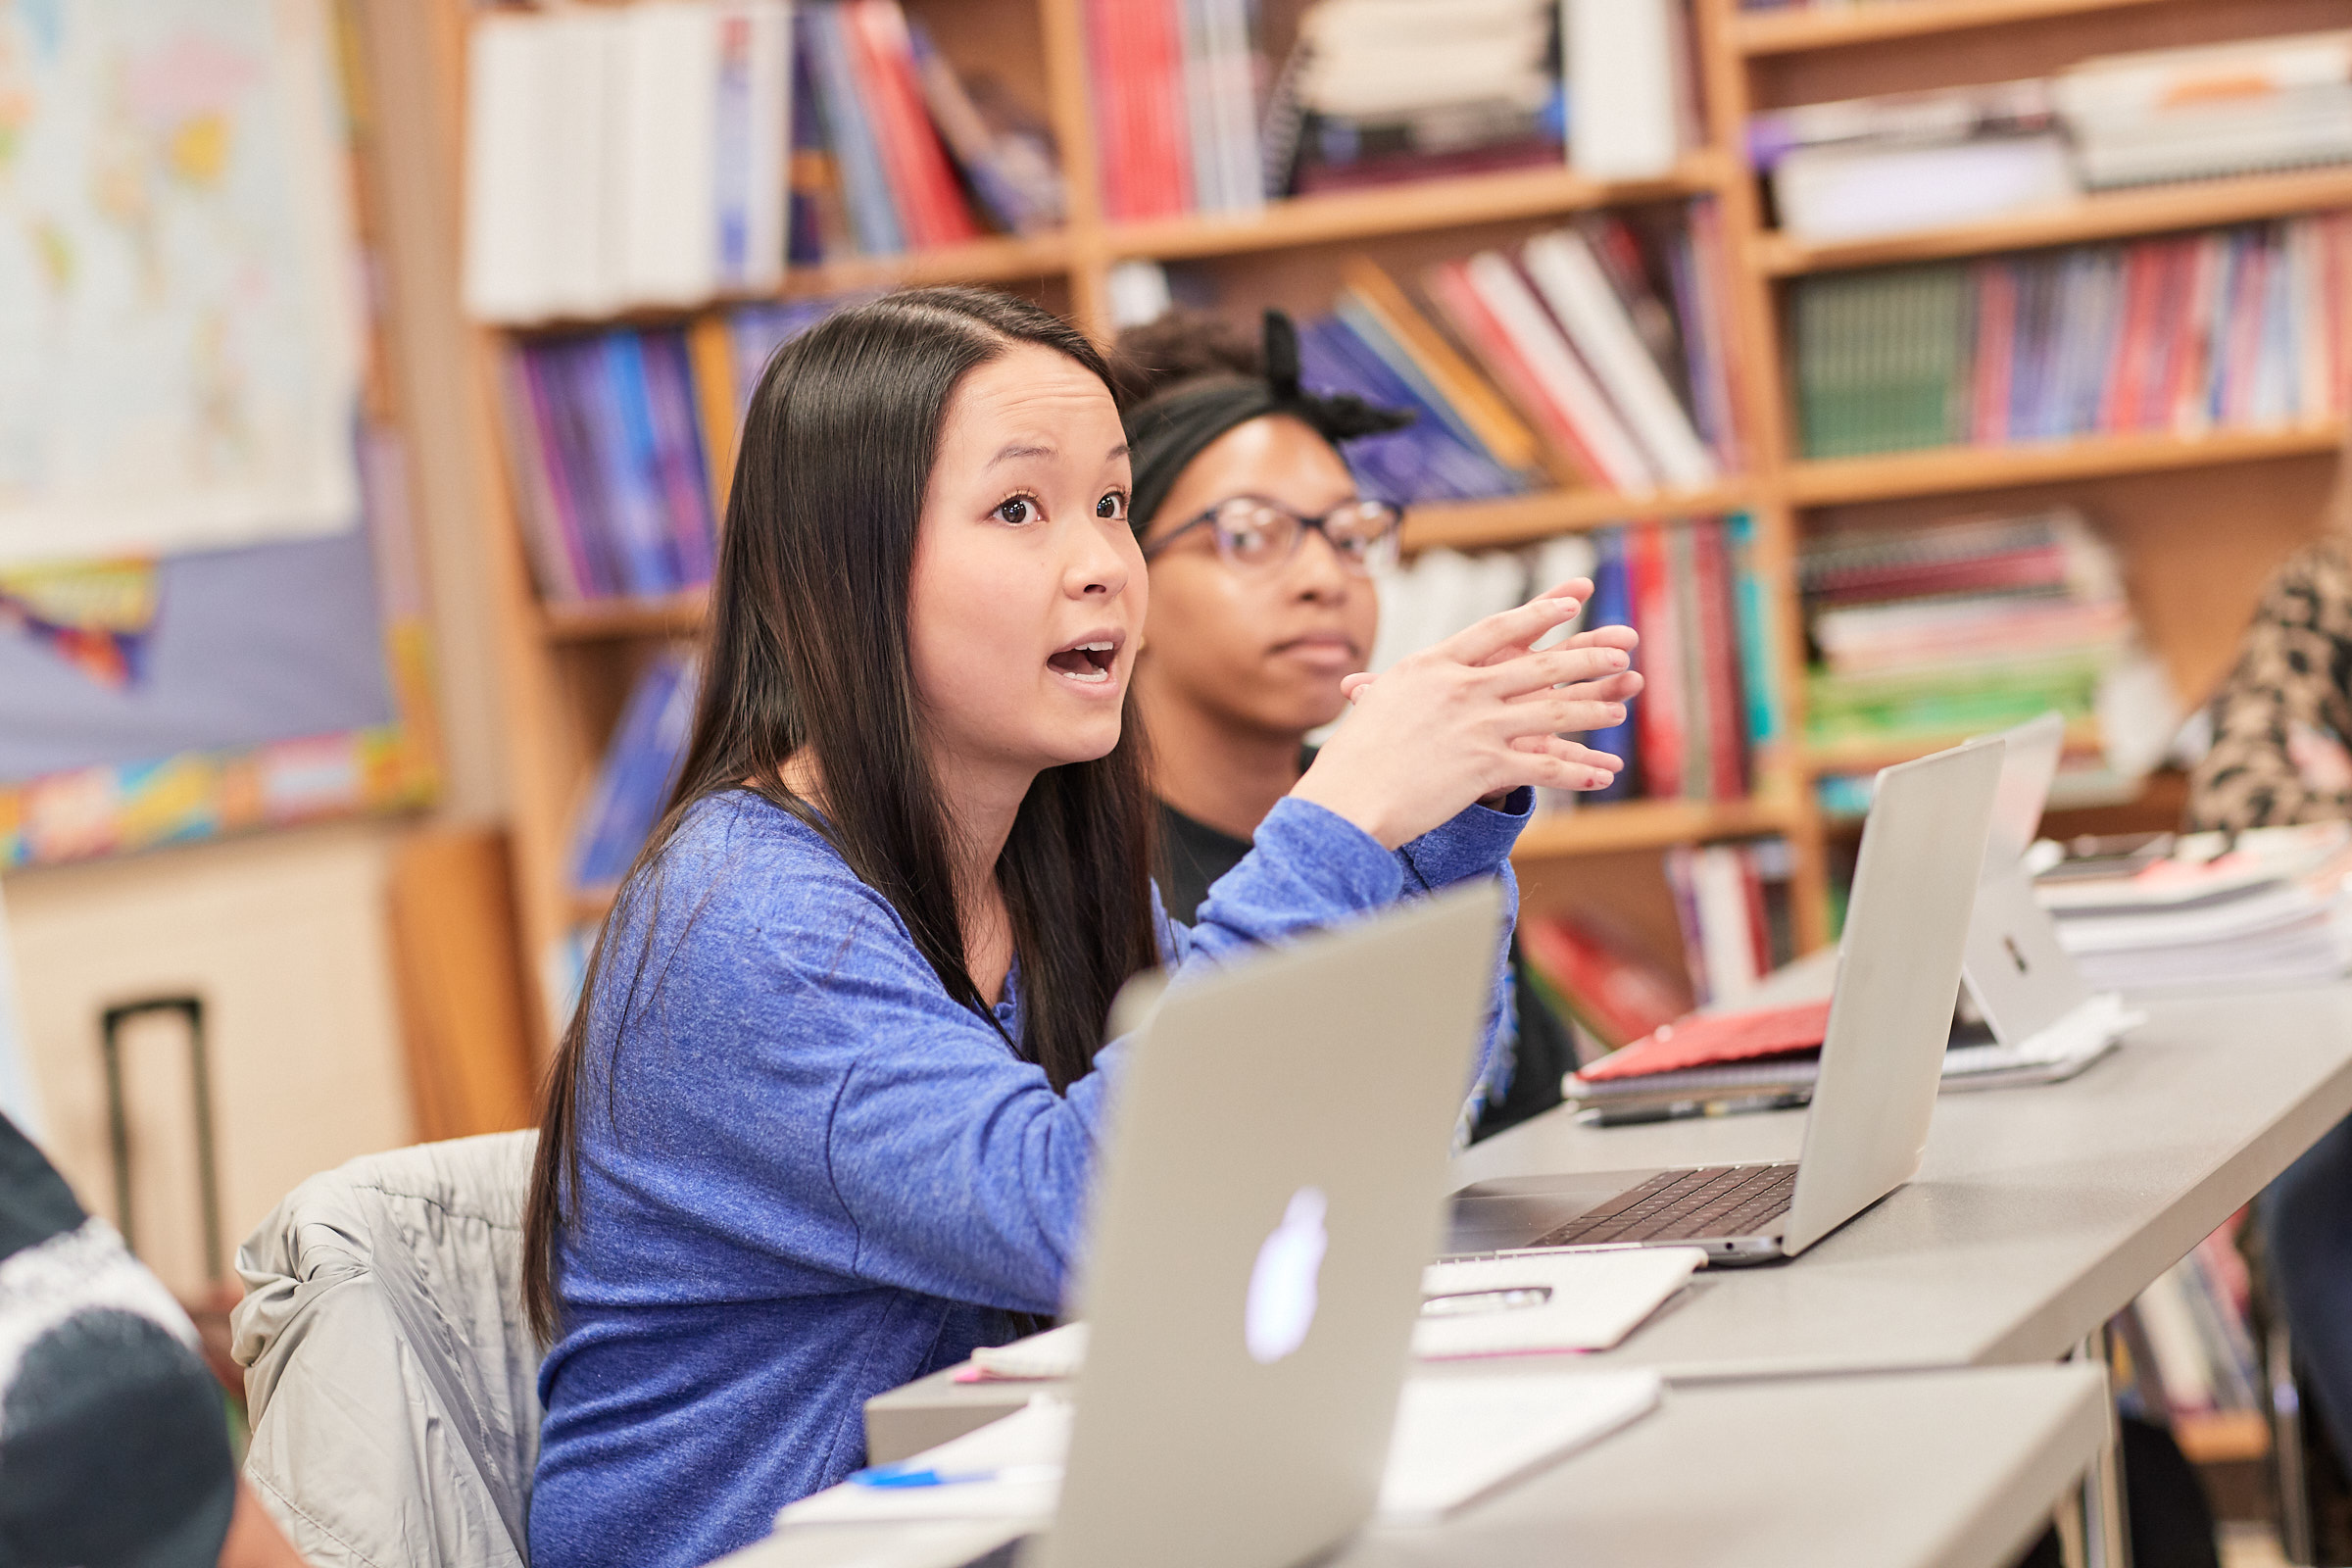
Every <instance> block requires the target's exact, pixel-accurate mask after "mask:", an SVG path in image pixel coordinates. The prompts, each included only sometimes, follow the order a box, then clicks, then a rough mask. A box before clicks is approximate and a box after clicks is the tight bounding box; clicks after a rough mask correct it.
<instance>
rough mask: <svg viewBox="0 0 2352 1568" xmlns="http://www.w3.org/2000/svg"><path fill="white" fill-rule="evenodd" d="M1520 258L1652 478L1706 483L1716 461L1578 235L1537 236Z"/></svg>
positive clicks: (1714, 473) (1713, 475)
mask: <svg viewBox="0 0 2352 1568" xmlns="http://www.w3.org/2000/svg"><path fill="white" fill-rule="evenodd" d="M1521 254H1522V255H1523V256H1524V257H1525V259H1526V262H1527V270H1528V275H1529V276H1531V277H1533V278H1534V279H1535V280H1536V287H1537V288H1539V289H1541V290H1542V291H1543V293H1544V302H1545V303H1546V304H1548V305H1549V306H1550V307H1551V313H1552V314H1553V315H1554V316H1556V317H1558V318H1559V319H1560V321H1561V324H1562V325H1564V326H1566V327H1567V328H1568V333H1569V336H1571V337H1572V338H1574V339H1575V341H1576V346H1577V349H1578V350H1579V351H1580V352H1581V353H1583V355H1584V357H1585V362H1586V363H1587V364H1588V365H1590V366H1592V367H1593V373H1594V374H1596V375H1597V376H1599V378H1600V381H1601V384H1602V385H1603V386H1604V387H1606V388H1607V389H1608V392H1609V396H1610V398H1611V399H1612V400H1613V401H1614V402H1615V403H1616V405H1617V409H1618V412H1619V413H1621V414H1623V415H1624V416H1625V418H1626V422H1627V423H1628V424H1629V425H1631V426H1632V427H1633V430H1634V434H1635V435H1636V436H1637V437H1638V438H1639V439H1640V440H1641V442H1642V447H1643V449H1644V450H1645V451H1647V452H1648V454H1649V457H1650V460H1651V462H1652V463H1654V464H1655V465H1656V466H1657V468H1658V471H1659V472H1661V473H1663V474H1664V475H1665V476H1666V478H1667V481H1668V482H1669V483H1671V484H1675V485H1679V486H1681V487H1683V488H1685V489H1692V490H1694V489H1698V488H1699V487H1701V486H1704V485H1710V484H1713V483H1714V482H1715V480H1716V477H1717V470H1716V467H1715V459H1714V458H1713V457H1712V456H1711V455H1710V454H1709V453H1708V451H1707V448H1706V444H1705V443H1704V442H1702V441H1700V440H1699V438H1698V431H1697V430H1696V429H1694V428H1693V427H1692V426H1691V417H1690V416H1689V415H1688V414H1686V413H1684V412H1683V406H1682V404H1681V403H1679V402H1677V401H1676V400H1675V396H1674V389H1673V388H1672V387H1670V386H1668V385H1667V384H1666V377H1665V376H1664V375H1662V374H1660V373H1659V370H1658V366H1657V362H1656V361H1655V360H1653V359H1651V358H1650V357H1649V350H1647V349H1646V348H1644V347H1642V339H1641V336H1640V335H1639V334H1638V333H1636V332H1635V330H1634V323H1633V321H1632V320H1631V319H1629V318H1628V317H1627V316H1626V314H1625V306H1624V304H1623V303H1622V302H1621V301H1620V300H1619V299H1618V298H1617V293H1616V290H1614V289H1612V288H1610V287H1609V280H1608V279H1607V278H1606V277H1605V276H1603V275H1602V274H1601V270H1600V263H1599V262H1598V261H1596V260H1595V259H1594V258H1593V250H1592V246H1591V245H1590V243H1589V242H1588V241H1587V240H1586V239H1585V236H1584V235H1582V234H1579V233H1577V232H1575V231H1574V230H1573V229H1563V230H1559V231H1557V232H1554V233H1549V234H1539V235H1537V236H1536V237H1535V238H1534V239H1531V240H1529V241H1528V242H1527V245H1526V247H1525V249H1524V250H1523V251H1522V252H1521Z"/></svg>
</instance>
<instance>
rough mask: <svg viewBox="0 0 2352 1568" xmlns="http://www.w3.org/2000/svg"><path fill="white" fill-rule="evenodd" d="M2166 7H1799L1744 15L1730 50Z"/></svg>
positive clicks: (2104, 3)
mask: <svg viewBox="0 0 2352 1568" xmlns="http://www.w3.org/2000/svg"><path fill="white" fill-rule="evenodd" d="M2162 3H2163V0H1886V3H1883V4H1876V5H1860V6H1852V7H1844V6H1837V7H1821V8H1818V9H1814V8H1805V7H1796V8H1791V9H1789V10H1787V11H1758V12H1752V13H1748V14H1745V15H1742V16H1740V17H1738V18H1737V19H1735V20H1734V21H1733V23H1732V25H1731V27H1730V29H1729V39H1728V41H1729V43H1730V46H1731V48H1732V50H1733V51H1734V52H1735V53H1738V54H1741V55H1750V56H1754V55H1787V54H1798V53H1802V52H1804V51H1808V50H1815V49H1840V48H1846V47H1849V46H1851V45H1854V44H1864V43H1881V42H1885V41H1887V40H1888V39H1893V38H1925V37H1928V36H1929V35H1931V34H1934V33H1939V32H1965V31H1969V30H1972V29H1975V28H1978V27H1997V26H2001V25H2005V24H2011V23H2019V22H2038V21H2041V20H2042V19H2044V18H2047V17H2072V16H2081V15H2083V14H2086V13H2089V12H2094V11H2122V10H2126V9H2128V8H2131V7H2134V6H2145V5H2156V4H2162Z"/></svg>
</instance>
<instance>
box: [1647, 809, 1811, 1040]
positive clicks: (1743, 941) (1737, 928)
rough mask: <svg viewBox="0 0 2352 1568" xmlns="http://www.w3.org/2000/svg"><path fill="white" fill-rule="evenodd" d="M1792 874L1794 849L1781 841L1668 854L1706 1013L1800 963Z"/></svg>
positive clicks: (1687, 959) (1696, 993)
mask: <svg viewBox="0 0 2352 1568" xmlns="http://www.w3.org/2000/svg"><path fill="white" fill-rule="evenodd" d="M1791 867H1792V861H1791V858H1790V855H1789V841H1788V840H1787V839H1784V838H1778V837H1774V838H1761V839H1748V840H1744V841H1741V842H1738V843H1730V844H1678V845H1676V846H1675V847H1674V848H1672V849H1670V850H1668V851H1667V852H1666V885H1667V887H1668V888H1670V889H1671V890H1672V891H1673V893H1674V907H1675V914H1676V917H1677V919H1678V921H1679V922H1680V924H1681V926H1682V933H1683V961H1684V963H1685V965H1686V966H1687V967H1688V968H1689V970H1690V973H1691V995H1692V996H1693V997H1694V998H1695V999H1696V1001H1697V1002H1698V1004H1699V1005H1701V1006H1707V1005H1732V1004H1736V1003H1739V1002H1740V1001H1742V1000H1744V999H1745V998H1746V997H1747V996H1748V994H1749V993H1750V992H1752V991H1754V990H1755V988H1756V985H1757V983H1758V982H1759V981H1761V980H1762V979H1763V978H1764V977H1765V976H1766V975H1768V974H1770V973H1772V972H1773V971H1774V970H1775V969H1778V968H1780V967H1781V966H1782V965H1783V964H1786V963H1789V962H1792V961H1793V960H1794V959H1795V957H1796V927H1795V923H1794V917H1793V915H1792V914H1791V913H1790V906H1789V876H1790V874H1791ZM1669 1021H1671V1020H1669Z"/></svg>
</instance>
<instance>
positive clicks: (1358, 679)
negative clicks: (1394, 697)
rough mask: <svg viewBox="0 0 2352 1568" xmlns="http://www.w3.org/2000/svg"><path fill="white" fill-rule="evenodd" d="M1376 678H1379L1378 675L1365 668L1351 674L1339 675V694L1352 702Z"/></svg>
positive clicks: (1361, 694) (1362, 693)
mask: <svg viewBox="0 0 2352 1568" xmlns="http://www.w3.org/2000/svg"><path fill="white" fill-rule="evenodd" d="M1377 679H1379V677H1378V676H1376V675H1373V674H1372V673H1370V672H1369V671H1365V670H1359V671H1357V672H1356V673H1355V674H1352V675H1342V676H1341V677H1340V695H1341V696H1342V697H1345V698H1347V699H1348V701H1349V702H1350V703H1352V702H1354V701H1355V700H1356V699H1357V698H1359V697H1361V696H1363V695H1364V691H1365V689H1366V688H1367V687H1369V686H1370V685H1371V684H1372V683H1373V681H1375V680H1377Z"/></svg>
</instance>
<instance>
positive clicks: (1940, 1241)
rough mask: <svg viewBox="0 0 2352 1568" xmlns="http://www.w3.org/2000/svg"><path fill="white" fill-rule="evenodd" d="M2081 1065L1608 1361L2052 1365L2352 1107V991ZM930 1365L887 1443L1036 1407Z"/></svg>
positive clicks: (2253, 1005) (1668, 1140) (1670, 1138)
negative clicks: (1888, 1190) (1785, 1260)
mask: <svg viewBox="0 0 2352 1568" xmlns="http://www.w3.org/2000/svg"><path fill="white" fill-rule="evenodd" d="M2147 1010H2148V1011H2149V1013H2150V1015H2151V1016H2150V1019H2149V1021H2148V1022H2147V1023H2146V1024H2144V1025H2142V1026H2141V1027H2140V1028H2138V1029H2137V1030H2134V1031H2133V1032H2132V1034H2131V1036H2130V1037H2129V1038H2128V1039H2127V1040H2126V1041H2125V1043H2124V1045H2123V1047H2122V1048H2121V1050H2119V1051H2118V1052H2117V1053H2116V1054H2114V1055H2112V1056H2110V1057H2108V1058H2107V1059H2105V1060H2103V1061H2101V1062H2099V1063H2097V1064H2096V1065H2094V1066H2093V1067H2091V1068H2090V1070H2089V1071H2087V1072H2085V1073H2084V1074H2082V1076H2081V1077H2079V1078H2077V1079H2075V1080H2074V1081H2072V1082H2070V1083H2064V1084H2053V1085H2047V1086H2043V1087H2038V1088H2031V1089H2009V1090H1993V1091H1988V1092H1983V1093H1976V1094H1960V1095H1946V1096H1944V1097H1943V1098H1942V1100H1941V1101H1940V1102H1939V1103H1937V1105H1936V1119H1935V1124H1934V1127H1933V1130H1932V1131H1931V1132H1930V1134H1929V1139H1928V1151H1927V1157H1926V1161H1925V1163H1924V1165H1923V1167H1922V1169H1921V1171H1920V1174H1919V1177H1918V1179H1917V1180H1916V1181H1914V1182H1913V1183H1911V1185H1909V1186H1908V1187H1905V1188H1903V1189H1901V1190H1900V1191H1898V1192H1896V1193H1895V1194H1893V1195H1892V1196H1891V1197H1889V1198H1888V1199H1887V1200H1886V1201H1884V1202H1882V1203H1880V1204H1879V1205H1878V1206H1877V1207H1876V1208H1874V1209H1872V1210H1870V1211H1869V1212H1867V1213H1865V1214H1862V1215H1860V1216H1859V1217H1857V1218H1856V1219H1854V1220H1853V1221H1852V1222H1850V1223H1849V1224H1848V1225H1846V1227H1845V1228H1844V1229H1842V1230H1840V1231H1839V1232H1838V1233H1837V1234H1836V1235H1834V1236H1831V1237H1830V1238H1828V1239H1827V1240H1826V1241H1824V1242H1822V1243H1821V1244H1820V1245H1818V1246H1817V1247H1815V1248H1814V1249H1813V1250H1810V1251H1808V1252H1807V1253H1806V1254H1805V1255H1804V1256H1802V1257H1800V1258H1798V1259H1796V1260H1795V1261H1793V1262H1791V1263H1789V1264H1785V1265H1782V1266H1779V1267H1773V1268H1762V1269H1749V1270H1729V1271H1712V1272H1709V1273H1707V1274H1702V1275H1701V1276H1700V1277H1699V1278H1698V1280H1696V1281H1695V1282H1694V1283H1693V1285H1692V1287H1691V1290H1690V1291H1689V1292H1688V1293H1687V1294H1686V1296H1685V1297H1684V1298H1683V1299H1680V1300H1678V1301H1676V1302H1674V1303H1670V1304H1669V1306H1668V1307H1667V1309H1666V1310H1665V1311H1664V1312H1662V1313H1661V1314H1660V1315H1659V1316H1658V1317H1657V1318H1656V1319H1655V1320H1653V1321H1651V1322H1650V1323H1648V1324H1646V1325H1644V1326H1643V1327H1642V1329H1640V1330H1639V1331H1637V1332H1636V1333H1635V1335H1634V1336H1633V1337H1632V1338H1631V1339H1630V1340H1629V1341H1627V1342H1626V1344H1624V1345H1623V1346H1621V1347H1619V1348H1617V1349H1616V1350H1614V1351H1611V1352H1609V1353H1608V1354H1606V1355H1602V1356H1598V1357H1594V1358H1593V1359H1594V1361H1595V1363H1603V1364H1605V1363H1614V1364H1621V1365H1635V1366H1651V1367H1656V1368H1658V1369H1659V1370H1661V1371H1662V1372H1664V1373H1665V1374H1666V1375H1667V1376H1668V1377H1669V1378H1671V1379H1674V1380H1677V1381H1679V1382H1684V1383H1689V1382H1694V1381H1704V1380H1724V1379H1744V1378H1759V1377H1789V1376H1796V1375H1804V1374H1818V1373H1841V1374H1842V1373H1854V1372H1865V1371H1891V1370H1904V1369H1919V1368H1930V1367H1960V1366H1979V1365H1990V1364H1999V1363H2019V1362H2046V1361H2054V1360H2056V1359H2058V1358H2060V1357H2061V1356H2063V1355H2066V1354H2067V1353H2068V1352H2069V1351H2071V1350H2073V1349H2075V1348H2078V1347H2080V1346H2081V1345H2082V1343H2083V1342H2084V1341H2085V1340H2086V1339H2088V1338H2090V1337H2091V1336H2092V1335H2094V1334H2095V1333H2096V1332H2097V1330H2098V1329H2099V1327H2100V1326H2101V1325H2102V1324H2103V1323H2105V1321H2106V1320H2107V1319H2108V1318H2109V1317H2110V1316H2112V1315H2113V1314H2114V1313H2115V1312H2117V1311H2118V1310H2119V1309H2121V1308H2122V1307H2123V1306H2124V1305H2125V1304H2126V1303H2127V1302H2129V1301H2130V1300H2131V1299H2132V1298H2133V1297H2135V1296H2136V1295H2138V1294H2139V1292H2140V1291H2141V1290H2142V1289H2144V1288H2145V1287H2146V1286H2147V1284H2148V1283H2149V1281H2151V1280H2153V1279H2154V1278H2155V1277H2156V1276H2157V1275H2158V1274H2160V1273H2162V1272H2163V1271H2164V1270H2165V1269H2166V1268H2168V1267H2169V1266H2171V1265H2172V1264H2173V1263H2174V1262H2175V1261H2177V1260H2178V1259H2179V1258H2180V1256H2181V1255H2182V1254H2183V1253H2185V1252H2186V1251H2187V1250H2189V1249H2190V1248H2191V1247H2193V1246H2195V1245H2196V1243H2197V1242H2198V1241H2199V1240H2200V1239H2201V1238H2203V1237H2204V1236H2205V1235H2206V1234H2208V1233H2209V1232H2211V1231H2212V1230H2213V1229H2214V1227H2215V1226H2217V1225H2219V1224H2220V1223H2221V1222H2222V1221H2223V1219H2224V1218H2226V1217H2227V1216H2228V1215H2229V1213H2230V1212H2231V1211H2232V1210H2234V1209H2236V1208H2237V1207H2239V1206H2240V1205H2242V1204H2243V1203H2245V1202H2246V1201H2248V1200H2249V1199H2251V1198H2252V1197H2253V1196H2254V1195H2255V1194H2256V1193H2258V1192H2260V1191H2261V1190H2262V1188H2263V1187H2264V1185H2265V1184H2267V1183H2268V1182H2269V1181H2270V1180H2271V1178H2272V1177H2274V1176H2276V1175H2278V1173H2279V1172H2280V1171H2281V1170H2283V1169H2284V1168H2285V1167H2286V1166H2287V1164H2288V1163H2289V1162H2291V1161H2292V1160H2293V1159H2294V1157H2295V1156H2296V1155H2297V1154H2299V1153H2301V1152H2302V1151H2303V1150H2305V1149H2306V1148H2308V1147H2309V1146H2310V1145H2311V1143H2312V1142H2313V1141H2314V1140H2315V1139H2317V1138H2318V1137H2319V1136H2320V1135H2321V1134H2322V1133H2324V1132H2325V1131H2327V1128H2328V1127H2330V1126H2332V1125H2333V1124H2334V1123H2335V1122H2336V1121H2338V1120H2339V1119H2341V1118H2342V1117H2343V1116H2344V1115H2345V1114H2347V1113H2348V1112H2352V986H2327V987H2317V988H2311V989H2306V990H2300V991H2288V992H2281V993H2278V994H2276V995H2268V996H2236V997H2218V996H2217V997H2204V998H2199V999H2196V1000H2189V1001H2174V1002H2162V1003H2151V1004H2148V1005H2147ZM1803 1131H1804V1114H1803V1112H1801V1111H1781V1112H1774V1113H1768V1114H1761V1115H1747V1116H1733V1117H1724V1118H1719V1119H1712V1120H1700V1121H1682V1122H1666V1123H1658V1124H1652V1125H1649V1126H1641V1127H1621V1128H1610V1129H1595V1128H1590V1127H1581V1126H1579V1125H1577V1124H1576V1122H1575V1120H1574V1118H1573V1117H1572V1116H1570V1115H1568V1114H1567V1113H1565V1112H1554V1113H1552V1114H1550V1115H1547V1116H1544V1117H1540V1118H1538V1119H1537V1120H1535V1121H1533V1122H1529V1123H1527V1124H1526V1125H1524V1126H1521V1127H1518V1128H1514V1129H1512V1130H1511V1131H1510V1132H1508V1133H1505V1134H1503V1135H1502V1136H1500V1137H1498V1138H1495V1139H1493V1140H1490V1141H1489V1142H1487V1143H1485V1144H1482V1145H1479V1146H1478V1147H1477V1148H1475V1149H1472V1150H1470V1151H1469V1152H1467V1153H1466V1154H1465V1155H1463V1157H1462V1158H1461V1160H1460V1161H1459V1162H1458V1164H1457V1167H1456V1176H1457V1177H1458V1179H1460V1180H1461V1181H1464V1182H1468V1181H1475V1180H1481V1179H1485V1178H1490V1177H1497V1176H1508V1175H1524V1174H1533V1173H1539V1172H1547V1171H1580V1170H1583V1171H1590V1170H1607V1169H1612V1168H1615V1167H1618V1166H1641V1165H1650V1164H1678V1163H1687V1164H1709V1163H1722V1162H1728V1161H1735V1160H1756V1159H1787V1158H1790V1157H1793V1156H1794V1155H1795V1153H1796V1152H1797V1146H1798V1143H1799V1141H1800V1139H1801V1137H1802V1134H1803ZM1026 1393H1027V1390H1026V1389H1025V1388H1021V1387H1019V1386H1010V1385H985V1384H983V1385H966V1386H954V1385H951V1384H949V1383H947V1381H946V1375H945V1374H942V1375H941V1376H939V1377H934V1378H927V1379H924V1380H923V1381H922V1382H919V1383H914V1384H910V1385H908V1386H907V1388H905V1389H901V1390H896V1391H894V1392H892V1393H890V1394H886V1395H883V1396H881V1397H879V1398H876V1399H874V1400H872V1401H870V1402H869V1403H868V1405H867V1407H866V1429H867V1433H868V1436H869V1440H870V1442H871V1446H872V1450H873V1452H874V1454H875V1455H876V1457H877V1459H887V1458H891V1457H897V1456H901V1455H903V1454H905V1453H907V1452H909V1451H912V1450H913V1449H914V1448H917V1447H922V1446H928V1445H930V1444H932V1443H936V1442H940V1441H942V1440H943V1439H944V1438H946V1437H948V1436H952V1435H953V1434H954V1433H955V1432H956V1431H959V1430H967V1429H968V1428H970V1427H971V1426H974V1425H977V1424H978V1423H979V1422H981V1421H984V1420H988V1419H993V1417H994V1416H995V1415H997V1414H1000V1413H1002V1412H1003V1411H1004V1410H1005V1409H1009V1408H1010V1407H1011V1406H1012V1405H1014V1404H1017V1403H1018V1402H1019V1400H1020V1399H1021V1398H1022V1397H1025V1395H1026Z"/></svg>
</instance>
